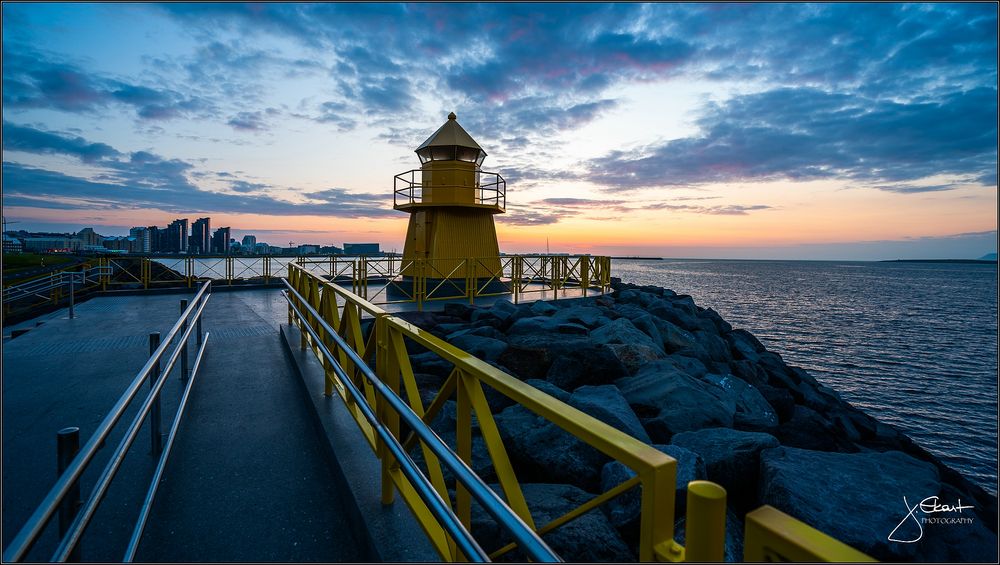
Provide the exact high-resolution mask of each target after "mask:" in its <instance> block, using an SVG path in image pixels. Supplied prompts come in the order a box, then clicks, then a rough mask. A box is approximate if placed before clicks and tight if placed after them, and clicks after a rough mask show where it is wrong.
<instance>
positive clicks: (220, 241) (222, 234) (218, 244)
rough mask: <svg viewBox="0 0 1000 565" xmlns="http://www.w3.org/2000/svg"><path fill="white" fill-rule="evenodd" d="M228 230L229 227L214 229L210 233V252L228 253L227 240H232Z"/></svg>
mask: <svg viewBox="0 0 1000 565" xmlns="http://www.w3.org/2000/svg"><path fill="white" fill-rule="evenodd" d="M229 231H230V230H229V228H219V229H217V230H215V233H214V234H212V253H220V254H222V255H228V254H229V242H231V241H232V239H230V233H229Z"/></svg>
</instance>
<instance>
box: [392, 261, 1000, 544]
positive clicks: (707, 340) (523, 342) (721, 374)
mask: <svg viewBox="0 0 1000 565" xmlns="http://www.w3.org/2000/svg"><path fill="white" fill-rule="evenodd" d="M612 286H613V289H614V292H613V293H611V294H608V295H604V296H599V297H590V298H578V299H570V300H560V301H556V302H543V301H538V302H534V303H524V304H520V305H514V304H511V303H509V302H497V303H495V304H494V305H493V306H492V307H489V308H483V307H471V306H464V305H455V304H449V305H447V306H446V307H445V308H444V310H443V311H442V312H438V313H429V312H423V313H415V312H414V313H408V314H403V315H401V316H402V317H404V318H407V319H409V320H410V321H411V322H414V323H416V324H417V325H419V326H421V327H423V328H424V329H427V330H429V331H431V332H432V333H434V334H435V335H438V336H439V337H442V338H443V339H446V340H447V341H449V342H451V343H452V344H454V345H456V346H458V347H461V348H462V349H464V350H466V351H468V352H470V353H472V354H474V355H476V356H478V357H480V358H481V359H483V360H485V361H487V362H489V363H491V364H493V365H494V366H497V367H499V368H501V369H502V370H504V371H506V372H508V373H510V374H511V375H514V376H516V377H518V378H520V379H523V380H525V381H526V382H528V383H530V384H532V385H534V386H536V387H537V388H539V389H541V390H543V391H545V392H546V393H548V394H550V395H551V396H553V397H555V398H558V399H559V400H562V401H564V402H566V403H568V404H570V405H572V406H574V407H576V408H578V409H580V410H582V411H583V412H586V413H588V414H590V415H592V416H594V417H595V418H598V419H600V420H602V421H604V422H606V423H608V424H610V425H612V426H614V427H616V428H618V429H620V430H622V431H624V432H626V433H628V434H630V435H632V436H633V437H636V438H638V439H639V440H641V441H643V442H646V443H648V444H650V445H652V446H654V447H656V448H657V449H661V450H662V451H664V452H665V453H667V454H669V455H671V456H672V457H674V458H675V459H677V461H678V473H677V474H678V481H677V506H678V507H677V509H676V514H675V515H676V516H677V519H678V524H677V526H678V527H677V530H678V538H679V541H682V540H683V533H684V530H683V516H684V504H685V496H686V492H685V488H686V485H687V483H688V482H689V481H691V480H695V479H702V478H707V479H709V480H712V481H715V482H717V483H719V484H721V485H722V486H724V487H725V488H726V490H727V492H728V503H729V516H728V518H727V524H728V527H727V549H726V555H727V560H735V561H739V560H741V559H742V533H743V517H744V516H745V514H746V513H747V512H748V511H749V510H752V509H754V508H757V507H758V506H760V505H762V504H770V505H772V506H774V507H776V508H778V509H780V510H782V511H783V512H786V513H787V514H790V515H792V516H794V517H796V518H798V519H800V520H802V521H803V522H805V523H807V524H809V525H811V526H813V527H815V528H818V529H820V530H822V531H823V532H826V533H827V534H830V535H832V536H834V537H835V538H837V539H839V540H841V541H843V542H845V543H847V544H849V545H851V546H853V547H855V548H857V549H859V550H861V551H864V552H866V553H868V554H870V555H872V556H873V557H876V558H878V559H881V560H893V561H996V559H997V534H996V528H997V499H996V496H994V495H991V494H989V493H988V492H986V491H985V490H984V489H982V488H981V487H979V486H977V485H974V484H972V483H971V482H969V481H968V480H967V479H965V478H964V477H963V476H962V475H960V474H959V473H957V472H956V471H954V470H952V469H950V468H948V467H947V466H945V465H944V464H942V463H941V462H940V461H939V460H938V459H937V458H936V457H934V456H933V455H932V454H930V453H928V452H927V451H925V450H924V449H922V448H921V447H920V446H918V445H916V444H914V443H913V441H911V440H910V439H909V438H908V437H906V436H905V435H904V434H902V433H900V432H899V431H898V430H896V429H895V428H893V427H892V426H890V425H888V424H885V423H883V422H880V421H878V419H876V418H874V417H872V416H870V415H868V414H865V413H864V412H862V411H861V410H859V409H857V408H855V407H854V406H852V405H851V404H850V403H848V402H846V401H844V400H843V399H842V398H841V397H840V395H839V394H838V393H837V392H836V391H834V390H832V389H830V388H829V387H827V386H824V385H822V384H820V383H819V382H817V381H816V379H814V378H813V377H812V376H811V375H810V374H809V373H808V372H806V371H805V370H803V369H801V368H798V367H793V366H789V365H788V364H786V363H785V362H784V361H783V360H782V358H781V356H779V355H778V354H776V353H774V352H772V351H768V350H767V348H765V347H764V345H762V344H761V343H760V341H758V340H757V339H756V338H755V337H754V336H753V335H751V334H750V333H749V332H747V331H745V330H741V329H734V328H733V327H732V326H731V325H730V324H729V323H727V322H726V321H725V320H724V319H722V317H721V316H719V314H718V313H716V312H715V311H713V310H712V309H711V308H707V309H706V308H702V307H700V306H697V305H696V304H695V303H694V300H693V299H692V298H691V297H690V296H685V295H678V294H676V293H674V292H673V291H671V290H667V289H663V288H659V287H652V286H644V287H637V286H634V285H630V284H622V283H621V282H620V281H617V280H616V281H615V282H614V284H613V285H612ZM415 353H416V352H415ZM412 362H413V366H414V371H415V372H416V374H417V379H418V382H419V383H420V384H421V385H423V386H425V387H426V391H425V392H426V393H427V394H428V400H429V398H430V395H432V394H433V392H434V391H435V390H436V387H437V386H438V385H440V383H441V382H443V379H444V377H445V376H446V375H447V373H448V372H449V371H450V365H449V364H447V363H446V362H444V361H442V360H441V359H439V358H437V357H436V356H434V355H433V354H429V353H425V354H419V353H418V354H415V355H413V357H412ZM486 393H487V399H488V401H489V404H490V407H491V410H492V411H493V413H494V417H495V420H496V422H497V424H498V427H499V429H500V433H501V436H502V437H503V439H504V442H505V445H506V448H507V451H508V454H509V456H510V458H511V461H512V464H513V465H514V470H515V472H516V473H517V476H518V479H519V480H520V482H521V483H522V485H523V488H524V492H525V496H526V498H527V500H528V503H529V506H530V507H531V508H532V512H533V513H534V514H535V516H534V518H535V520H536V523H538V525H543V524H545V523H546V522H547V521H549V520H551V519H553V518H556V517H558V516H560V515H562V514H563V513H565V512H566V511H568V510H570V509H572V508H574V507H576V506H578V505H579V504H581V503H582V502H584V501H585V500H587V499H588V498H591V497H593V496H594V495H595V494H598V493H600V492H603V491H605V490H608V489H610V488H612V487H614V486H615V485H617V484H619V483H621V482H622V481H624V480H627V479H628V478H629V477H631V476H632V473H631V471H630V470H629V469H627V468H626V467H624V466H623V465H621V464H620V463H617V462H614V461H610V460H608V458H607V457H605V456H604V455H602V454H601V453H599V452H597V451H596V450H594V449H593V448H591V447H589V446H587V445H585V444H583V443H582V442H581V441H579V440H577V439H576V438H574V437H572V436H570V435H569V434H567V433H565V432H563V431H562V430H561V429H559V428H557V427H556V426H555V425H554V424H551V423H549V422H547V421H545V420H543V419H542V418H539V417H538V416H535V415H534V414H533V413H532V412H530V411H528V410H526V409H525V408H523V407H521V406H514V405H511V404H512V403H511V402H510V401H509V400H507V399H505V398H502V397H500V395H499V394H496V393H495V392H492V391H490V390H487V391H486ZM449 404H450V405H446V408H445V410H443V411H442V414H441V415H440V416H439V417H438V418H437V420H436V421H435V422H434V424H433V425H434V427H435V428H436V429H438V431H439V432H440V433H442V436H443V437H445V438H446V439H448V438H453V437H454V434H455V432H454V430H455V428H454V406H453V403H449ZM417 455H418V457H419V453H418V454H417ZM473 467H474V468H476V470H477V471H478V472H479V473H480V474H481V475H482V476H483V477H484V478H485V479H486V480H495V477H494V475H493V473H492V469H491V467H490V463H489V458H488V454H487V452H486V448H485V445H484V444H483V443H482V440H481V438H479V437H478V435H476V436H475V440H474V445H473ZM904 497H905V500H906V504H908V505H909V507H907V506H906V505H905V504H904ZM929 497H937V499H936V500H937V503H938V504H939V506H938V510H939V511H938V512H931V510H933V506H931V505H928V506H926V507H924V508H921V507H916V508H914V506H915V505H917V504H919V503H920V502H921V501H925V500H928V501H929V500H930V499H929ZM928 504H929V503H928ZM941 505H947V506H948V507H955V506H964V507H966V508H962V509H961V510H955V509H947V508H945V509H944V510H943V511H942V506H941ZM473 508H474V517H473V521H474V523H473V528H474V531H475V532H476V533H477V536H484V537H485V538H486V539H491V540H492V541H493V543H488V544H487V545H492V546H494V547H488V548H487V549H495V548H496V547H499V546H500V545H503V544H505V543H506V542H507V540H505V539H503V536H502V535H501V532H500V531H499V530H498V529H497V528H496V526H495V524H493V523H492V521H491V520H490V519H489V518H488V517H487V516H486V515H485V514H483V513H479V512H476V511H475V510H476V505H473ZM923 518H946V519H945V520H937V521H936V522H937V523H928V522H923V521H922V519H923ZM638 519H639V493H638V489H633V490H631V491H629V492H627V493H625V494H624V495H622V496H619V497H618V498H616V499H613V500H612V501H610V502H608V503H606V504H604V505H603V506H602V507H601V508H600V510H599V511H598V510H595V511H592V512H589V513H588V514H586V515H584V516H583V517H581V518H579V519H577V520H575V521H573V522H570V523H569V524H567V525H564V526H562V527H561V528H559V529H557V530H555V531H554V532H552V533H550V534H547V535H546V540H547V541H548V542H549V543H550V544H551V545H552V546H553V547H554V548H555V549H556V550H557V551H559V552H560V553H561V554H562V555H563V556H564V557H565V558H566V559H568V560H573V561H629V560H634V559H635V558H636V555H637V554H636V544H637V541H638ZM956 519H962V520H956ZM890 538H891V539H890ZM515 558H516V554H515Z"/></svg>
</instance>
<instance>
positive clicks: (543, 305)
mask: <svg viewBox="0 0 1000 565" xmlns="http://www.w3.org/2000/svg"><path fill="white" fill-rule="evenodd" d="M558 311H559V309H558V308H556V307H555V306H553V305H551V304H549V303H548V302H546V301H544V300H536V301H534V302H533V303H532V304H531V313H532V314H534V315H536V316H551V315H552V314H555V313H556V312H558Z"/></svg>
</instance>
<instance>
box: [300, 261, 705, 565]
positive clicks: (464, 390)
mask: <svg viewBox="0 0 1000 565" xmlns="http://www.w3.org/2000/svg"><path fill="white" fill-rule="evenodd" d="M290 272H291V274H292V275H291V277H290V279H289V286H290V288H292V289H294V290H295V292H296V293H297V296H298V297H300V298H295V297H293V298H295V300H297V301H298V302H299V303H296V304H295V306H297V307H298V308H299V310H298V312H299V313H296V311H295V310H293V309H291V308H290V311H289V322H290V323H295V324H297V325H298V326H299V327H300V328H302V329H303V339H304V340H306V341H307V342H308V343H307V345H310V346H311V347H312V348H313V350H314V351H315V352H316V353H317V354H318V355H320V356H322V357H321V359H324V360H325V359H328V358H330V359H331V360H333V359H336V360H337V361H338V362H339V363H340V364H341V365H342V366H343V367H345V369H346V373H347V375H346V376H347V378H348V379H349V380H352V382H353V384H354V386H355V387H356V388H357V389H359V390H362V389H363V390H364V391H365V398H366V399H367V400H368V402H369V403H371V404H374V405H375V406H376V407H383V408H384V407H385V405H384V403H385V402H386V401H385V400H384V398H383V396H382V395H377V394H376V390H375V388H374V386H373V385H372V384H370V383H369V382H368V381H367V379H365V378H362V374H361V373H360V371H359V368H358V363H357V362H356V361H354V359H353V357H354V356H353V355H349V354H348V353H347V351H348V350H350V351H353V352H354V354H355V355H356V356H357V357H358V358H360V359H362V360H365V361H366V362H371V360H372V358H373V357H375V358H376V359H375V367H376V372H377V378H378V380H380V381H381V383H382V384H383V385H384V386H386V387H388V389H390V390H392V391H393V392H394V393H396V394H398V393H399V391H400V390H405V391H406V397H407V401H408V403H409V406H410V409H411V410H412V411H413V412H414V413H415V414H416V415H417V416H418V417H420V419H421V420H422V422H423V423H424V424H429V423H430V422H431V421H432V420H433V418H434V417H435V416H436V415H437V413H438V412H439V410H440V409H441V407H442V406H443V405H444V402H445V401H446V400H448V399H449V398H450V397H451V396H453V395H457V401H458V404H457V424H456V437H457V438H458V439H457V450H456V451H457V453H458V455H459V457H461V459H462V460H463V461H465V463H466V464H469V463H471V449H472V448H471V441H472V437H471V429H472V417H473V415H475V417H476V418H477V420H478V423H479V427H480V430H481V431H482V435H483V439H484V441H485V443H486V446H487V449H488V451H489V454H490V456H491V461H492V464H493V468H494V470H495V471H496V474H497V477H498V479H499V482H500V485H501V488H502V489H503V491H504V494H505V495H506V498H507V501H508V502H509V504H510V507H511V509H512V510H513V511H514V512H515V513H516V514H517V516H519V517H520V518H521V520H523V521H524V523H526V524H527V525H528V526H529V527H531V528H532V529H533V530H535V531H536V532H538V533H539V534H544V533H546V532H548V531H551V530H553V529H555V528H557V527H559V526H561V525H563V524H565V523H567V522H569V521H571V520H573V519H575V518H577V517H579V516H580V515H582V514H583V513H585V512H587V511H589V510H592V509H594V508H596V507H597V506H600V505H601V504H603V503H605V502H607V501H608V500H610V499H612V498H614V497H615V496H618V495H619V494H621V493H623V492H625V491H627V490H628V489H630V488H632V487H635V486H637V485H641V487H642V495H641V498H642V510H641V518H640V542H639V558H640V559H641V560H644V561H650V560H653V559H654V558H660V559H663V560H669V561H680V560H682V559H683V556H684V548H683V547H682V546H680V545H679V544H677V543H676V542H675V541H674V540H673V527H674V521H673V508H674V491H675V481H676V465H677V463H676V461H675V460H674V459H673V458H671V457H669V456H668V455H666V454H665V453H663V452H661V451H659V450H657V449H655V448H653V447H650V446H649V445H646V444H644V443H642V442H640V441H639V440H637V439H635V438H633V437H631V436H629V435H627V434H625V433H623V432H621V431H619V430H617V429H615V428H613V427H611V426H609V425H608V424H605V423H604V422H602V421H600V420H597V419H596V418H593V417H592V416H590V415H588V414H585V413H584V412H581V411H579V410H577V409H576V408H573V407H571V406H569V405H568V404H565V403H563V402H561V401H559V400H557V399H555V398H553V397H551V396H549V395H547V394H545V393H543V392H541V391H539V390H538V389H535V388H534V387H531V386H530V385H527V384H524V383H523V382H521V381H520V380H518V379H516V378H514V377H512V376H510V375H508V374H507V373H504V372H503V371H501V370H499V369H497V368H496V367H493V366H492V365H489V364H487V363H485V362H484V361H481V360H479V359H477V358H476V357H474V356H472V355H470V354H468V353H466V352H464V351H462V350H460V349H458V348H456V347H455V346H453V345H451V344H448V343H446V342H444V341H442V340H440V339H438V338H436V337H434V336H433V335H431V334H430V333H428V332H426V331H424V330H421V329H420V328H418V327H416V326H414V325H411V324H409V323H407V322H405V321H403V320H400V319H398V318H395V317H393V316H389V315H388V314H387V313H386V312H385V311H384V310H382V309H380V308H378V307H377V306H375V305H374V304H371V303H370V302H367V301H366V300H364V299H363V298H361V297H359V296H357V295H355V294H353V293H351V292H350V291H348V290H346V289H344V288H341V287H339V286H337V285H335V284H333V283H330V282H327V281H324V280H322V279H320V278H319V277H318V276H316V275H313V274H311V273H309V272H307V271H306V270H305V269H303V268H302V267H301V266H299V265H296V264H292V265H290ZM306 305H308V308H306ZM341 306H342V307H341ZM303 310H305V312H303ZM365 314H367V315H368V316H370V317H373V318H374V326H375V327H374V330H373V331H372V333H371V336H370V337H368V338H367V340H366V339H365V337H364V334H363V332H362V331H361V319H362V316H363V315H365ZM321 321H322V323H320V322H321ZM306 328H313V329H314V331H315V333H316V334H317V336H316V337H313V333H312V332H309V330H308V329H306ZM319 330H323V331H319ZM323 332H326V334H324V333H323ZM334 333H335V334H337V335H338V336H340V338H341V340H334V339H333V338H332V335H333V334H334ZM328 335H329V337H328ZM405 338H408V339H410V340H412V341H414V342H416V343H417V344H418V345H419V346H421V347H423V348H426V349H427V350H429V351H433V352H434V353H436V354H437V355H439V356H440V357H442V358H443V359H445V360H446V361H449V362H451V363H452V364H453V365H454V370H453V371H452V373H451V375H450V376H449V377H448V379H447V380H446V382H445V383H444V384H443V385H442V387H441V389H440V390H439V391H438V392H437V396H436V397H435V399H434V400H433V401H432V402H431V404H430V405H429V406H427V407H426V409H425V407H424V404H423V401H422V400H421V399H420V394H419V392H418V388H417V384H416V380H415V377H414V373H413V370H412V367H411V366H410V362H409V354H408V353H407V348H406V344H405V341H404V339H405ZM321 343H322V344H323V345H324V347H325V349H327V350H328V352H329V353H324V352H323V350H322V349H321V348H320V347H319V344H321ZM341 343H343V345H341ZM345 345H346V347H345ZM343 379H344V377H343V376H339V375H337V374H336V372H335V371H334V370H328V373H327V387H326V391H325V392H326V393H327V394H332V393H333V392H334V390H336V391H337V393H338V394H339V395H340V396H341V397H342V398H343V399H344V401H345V403H346V404H347V406H348V408H349V410H351V412H352V414H354V416H355V419H356V420H357V421H358V423H359V426H360V427H361V429H362V430H363V431H364V432H365V435H366V437H368V440H369V442H370V443H371V445H372V447H373V448H374V449H375V450H376V452H377V453H378V454H379V456H380V458H381V460H382V468H383V473H382V480H383V494H384V499H383V501H384V502H386V503H388V502H390V501H391V499H392V490H391V489H392V486H395V487H396V488H397V490H399V492H400V493H401V495H402V496H403V498H404V500H405V501H406V502H407V503H408V504H409V505H410V506H411V508H413V507H414V506H415V500H414V497H413V496H412V495H411V494H410V493H411V492H412V488H411V487H408V486H407V485H406V483H404V482H403V481H402V479H403V477H400V476H399V475H400V474H399V472H398V470H394V466H395V465H396V461H395V459H394V458H393V457H391V456H390V455H389V454H388V453H387V451H386V449H385V448H384V447H383V446H382V445H381V444H380V443H379V442H378V441H376V438H375V434H374V433H373V431H372V429H371V426H370V425H369V424H367V422H366V421H365V420H364V418H362V417H360V414H359V412H358V408H357V406H356V403H355V401H354V400H353V399H352V397H351V395H350V394H348V393H346V392H345V384H344V382H343ZM483 385H486V386H489V387H490V388H492V389H493V390H495V391H497V392H499V393H500V394H503V395H504V396H506V397H508V398H510V399H511V400H513V401H514V402H516V403H519V404H521V405H523V406H525V407H526V408H528V409H529V410H531V411H532V412H534V413H535V414H537V415H539V416H541V417H543V418H545V419H547V420H549V421H550V422H552V423H554V424H555V425H557V426H558V427H560V428H562V429H563V430H565V431H566V432H568V433H570V434H572V435H573V436H575V437H577V438H578V439H580V440H581V441H583V442H585V443H587V444H588V445H590V446H592V447H594V448H595V449H597V450H598V451H600V452H602V453H604V454H605V455H607V456H609V457H611V458H612V459H615V460H617V461H620V462H621V463H623V464H624V465H625V466H627V467H629V468H630V469H632V470H633V471H635V472H636V475H637V476H636V477H635V478H633V479H631V480H629V481H626V482H625V483H623V484H621V485H618V486H617V487H615V488H613V489H611V490H610V491H607V492H605V493H603V494H601V495H598V496H597V497H595V498H594V499H592V500H590V501H588V502H587V503H585V504H583V505H582V506H580V507H578V508H576V509H575V510H573V511H571V512H569V513H567V514H566V515H564V516H561V517H559V518H557V519H555V520H553V521H552V522H551V523H549V524H546V525H542V526H541V527H537V526H536V525H535V523H534V520H533V518H532V516H531V513H530V511H529V507H528V503H527V501H526V499H525V497H524V494H523V492H522V490H521V486H520V483H519V482H518V481H517V478H516V476H515V474H514V470H513V468H512V466H511V463H510V460H509V458H508V457H507V451H506V448H505V447H504V445H503V441H502V440H501V438H500V434H499V431H498V429H497V426H496V422H495V421H494V420H493V416H492V413H491V412H490V410H489V406H488V405H487V402H486V397H485V393H484V391H483ZM378 414H379V415H380V417H381V419H380V422H381V425H383V426H385V427H386V428H388V429H389V431H391V432H392V434H393V435H394V436H395V437H396V438H397V439H402V441H403V445H404V447H406V448H407V449H410V448H413V447H415V446H416V444H417V442H418V441H419V443H420V446H421V448H422V449H423V455H424V460H425V461H426V464H427V469H428V474H429V475H430V480H431V482H432V484H433V485H434V486H435V488H436V490H437V491H438V494H439V495H440V496H441V497H442V499H444V500H446V501H448V502H449V503H451V499H450V495H449V494H448V490H447V488H446V486H445V483H444V478H443V473H442V470H441V466H440V462H439V459H438V456H437V454H436V453H435V452H434V451H433V449H432V448H431V447H430V446H428V445H427V443H426V442H425V441H423V438H420V437H417V436H413V437H411V438H399V419H398V416H397V415H396V414H395V413H394V412H391V411H389V410H384V409H383V410H380V411H378ZM455 507H456V510H457V512H456V513H457V515H458V517H459V518H460V520H461V521H462V524H463V525H464V526H465V527H466V529H468V527H469V525H470V522H471V498H470V493H469V492H468V490H467V489H465V488H463V487H462V486H461V485H459V488H457V489H456V496H455ZM415 514H416V515H417V517H418V519H421V517H426V512H422V511H420V510H419V506H418V510H415ZM421 524H422V525H423V527H424V529H425V531H428V532H437V531H439V530H440V527H439V526H435V525H434V524H427V523H426V522H425V521H423V520H421ZM697 536H698V532H696V531H691V532H688V538H689V539H694V538H696V537H697ZM431 539H432V542H435V547H437V548H438V549H439V551H441V552H442V557H443V558H445V559H455V558H457V555H455V554H454V553H449V552H448V551H447V548H448V547H449V546H448V544H447V543H446V541H445V540H444V539H442V538H441V536H440V534H438V536H437V537H435V536H434V535H432V536H431ZM595 543H599V541H598V540H595ZM510 549H512V546H511V547H506V548H500V549H498V550H497V551H496V552H494V553H493V554H491V555H490V558H491V559H495V558H496V557H499V556H500V555H502V554H503V553H506V552H507V551H509V550H510Z"/></svg>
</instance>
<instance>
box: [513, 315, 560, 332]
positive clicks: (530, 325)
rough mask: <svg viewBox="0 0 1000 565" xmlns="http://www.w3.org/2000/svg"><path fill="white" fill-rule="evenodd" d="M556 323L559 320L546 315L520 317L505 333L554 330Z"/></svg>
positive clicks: (557, 323)
mask: <svg viewBox="0 0 1000 565" xmlns="http://www.w3.org/2000/svg"><path fill="white" fill-rule="evenodd" d="M558 325H559V322H557V321H555V320H553V319H552V318H550V317H548V316H532V317H529V318H521V319H519V320H517V321H516V322H514V323H513V324H511V326H510V327H509V328H508V329H507V334H508V335H522V334H534V333H545V332H550V331H554V330H555V329H556V327H557V326H558Z"/></svg>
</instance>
